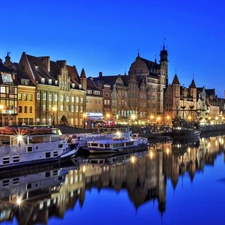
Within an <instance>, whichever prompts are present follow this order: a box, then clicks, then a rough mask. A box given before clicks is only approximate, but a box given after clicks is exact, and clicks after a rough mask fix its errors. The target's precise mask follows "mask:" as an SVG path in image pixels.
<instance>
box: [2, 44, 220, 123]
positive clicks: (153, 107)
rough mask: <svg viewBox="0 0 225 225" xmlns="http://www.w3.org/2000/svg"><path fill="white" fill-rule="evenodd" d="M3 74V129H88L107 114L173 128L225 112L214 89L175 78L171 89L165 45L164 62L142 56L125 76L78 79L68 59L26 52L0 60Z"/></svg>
mask: <svg viewBox="0 0 225 225" xmlns="http://www.w3.org/2000/svg"><path fill="white" fill-rule="evenodd" d="M0 72H1V76H0V87H1V91H0V110H1V119H0V123H1V125H10V124H18V125H22V124H23V123H25V124H28V125H33V124H35V125H36V124H41V125H42V124H45V125H54V124H67V125H70V126H76V127H85V126H93V121H94V120H95V119H97V118H103V117H105V119H106V115H109V116H108V118H111V119H113V120H116V122H117V123H124V124H127V123H130V124H132V123H138V124H148V123H156V122H158V123H168V124H170V123H171V119H172V118H173V117H174V116H175V115H177V114H179V116H181V117H184V118H185V119H187V118H190V117H191V118H192V119H193V120H196V119H199V118H204V119H205V118H207V117H209V116H211V117H214V118H215V117H217V116H221V115H223V113H224V99H220V98H217V96H216V94H215V89H205V88H204V86H203V87H202V88H197V87H196V85H195V82H194V80H192V82H191V84H190V86H189V87H188V88H186V87H184V86H181V85H180V82H179V79H178V76H177V75H176V74H175V76H174V79H173V82H172V84H168V52H167V50H166V49H165V46H164V45H163V48H162V50H161V51H160V60H159V62H157V60H156V59H155V60H154V61H150V60H147V59H144V58H142V57H140V54H139V52H138V55H137V57H136V59H135V61H134V62H133V63H131V66H130V68H129V71H128V74H126V72H125V74H124V75H120V74H119V75H110V76H103V74H102V72H100V73H99V76H98V77H93V78H92V77H88V78H87V76H86V73H85V70H84V69H82V71H81V73H80V74H78V72H77V69H76V67H75V66H69V65H67V64H66V60H58V61H52V60H50V57H49V56H45V57H36V56H31V55H28V54H26V53H25V52H23V53H22V55H21V58H20V61H19V62H18V63H12V62H11V61H10V56H9V54H7V56H6V57H5V62H4V63H3V62H2V61H0ZM196 112H197V113H196ZM160 117H161V120H159V119H160Z"/></svg>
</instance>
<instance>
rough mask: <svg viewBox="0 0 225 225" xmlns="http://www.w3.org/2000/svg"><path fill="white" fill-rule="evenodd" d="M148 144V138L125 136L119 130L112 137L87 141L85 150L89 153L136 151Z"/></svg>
mask: <svg viewBox="0 0 225 225" xmlns="http://www.w3.org/2000/svg"><path fill="white" fill-rule="evenodd" d="M147 146H148V139H147V138H141V137H131V136H126V137H124V136H123V133H121V132H117V133H116V134H114V136H113V137H112V138H109V139H100V140H92V141H88V142H87V147H84V148H82V150H83V151H87V152H89V153H97V154H102V153H113V152H126V151H127V152H134V151H138V150H143V149H145V148H147Z"/></svg>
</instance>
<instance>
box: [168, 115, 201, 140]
mask: <svg viewBox="0 0 225 225" xmlns="http://www.w3.org/2000/svg"><path fill="white" fill-rule="evenodd" d="M172 129H173V134H172V137H173V138H176V139H192V138H199V137H200V134H201V130H200V129H199V128H198V124H197V123H193V122H188V121H186V120H184V119H181V118H179V117H176V118H174V120H173V126H172Z"/></svg>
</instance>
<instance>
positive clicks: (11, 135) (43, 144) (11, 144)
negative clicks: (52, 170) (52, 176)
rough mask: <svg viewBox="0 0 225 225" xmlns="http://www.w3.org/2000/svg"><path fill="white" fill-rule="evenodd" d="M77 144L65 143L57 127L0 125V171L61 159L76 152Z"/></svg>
mask: <svg viewBox="0 0 225 225" xmlns="http://www.w3.org/2000/svg"><path fill="white" fill-rule="evenodd" d="M78 149H79V145H77V144H70V145H69V144H68V143H67V142H66V140H65V139H63V138H62V133H61V131H60V129H58V128H52V127H26V126H24V127H23V126H22V127H16V126H9V127H0V171H3V170H4V169H9V168H16V167H17V168H18V167H24V166H34V165H37V164H40V163H50V162H57V161H62V160H64V159H67V158H70V157H72V156H75V154H76V152H77V151H78Z"/></svg>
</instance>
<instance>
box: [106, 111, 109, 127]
mask: <svg viewBox="0 0 225 225" xmlns="http://www.w3.org/2000/svg"><path fill="white" fill-rule="evenodd" d="M105 117H106V123H107V125H109V118H110V114H109V113H106V115H105Z"/></svg>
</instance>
